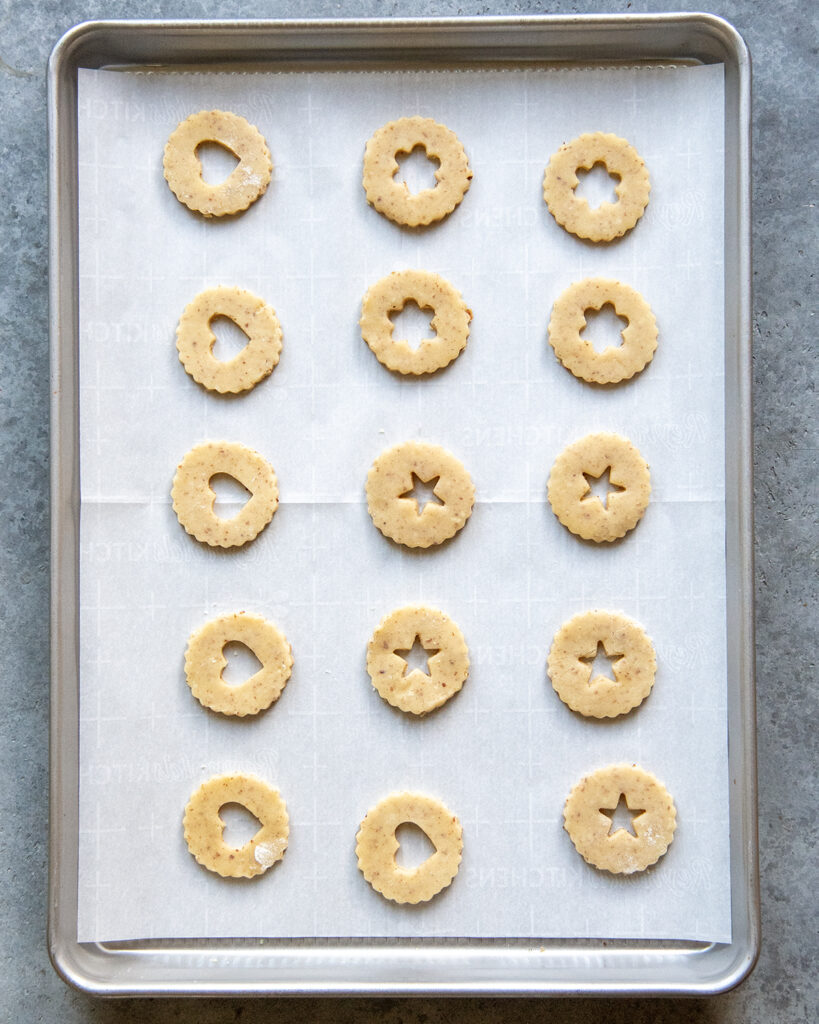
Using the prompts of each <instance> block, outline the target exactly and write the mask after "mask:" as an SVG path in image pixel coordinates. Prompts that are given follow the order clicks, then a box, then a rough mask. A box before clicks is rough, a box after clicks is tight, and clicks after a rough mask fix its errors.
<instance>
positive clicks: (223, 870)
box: [183, 774, 290, 878]
mask: <svg viewBox="0 0 819 1024" xmlns="http://www.w3.org/2000/svg"><path fill="white" fill-rule="evenodd" d="M232 803H236V804H241V805H242V807H245V808H246V809H247V810H248V811H250V813H251V814H253V815H255V816H256V817H257V818H258V819H259V821H260V822H261V823H262V826H261V828H260V829H259V831H258V832H257V833H256V835H255V836H253V838H252V839H250V840H249V841H248V842H246V843H245V845H244V846H239V847H236V846H228V845H227V843H226V842H225V841H224V839H223V838H222V834H223V832H224V830H225V823H224V821H222V819H221V817H220V816H219V811H220V810H221V808H222V807H224V805H225V804H232ZM183 826H184V830H185V842H186V843H187V844H188V849H189V850H190V852H191V853H192V854H193V856H194V857H195V858H196V860H197V862H198V863H199V864H201V865H202V867H204V868H207V869H208V871H213V872H215V873H216V874H217V875H221V876H222V877H223V878H254V877H255V876H256V875H261V874H263V873H264V872H265V871H267V869H268V868H269V867H271V866H272V865H273V864H275V863H276V861H278V860H281V859H282V857H283V856H284V851H285V850H286V849H287V839H288V836H289V835H290V824H289V819H288V816H287V806H286V805H285V802H284V800H282V798H281V796H280V795H279V792H278V790H275V789H272V788H271V787H270V786H268V785H267V783H265V782H262V780H261V779H257V778H254V776H252V775H238V774H236V775H217V776H214V777H213V778H212V779H208V781H207V782H205V783H203V784H202V785H201V786H200V787H199V789H197V790H196V792H195V793H194V794H193V796H192V797H191V798H190V800H189V801H188V806H187V807H186V808H185V817H184V820H183Z"/></svg>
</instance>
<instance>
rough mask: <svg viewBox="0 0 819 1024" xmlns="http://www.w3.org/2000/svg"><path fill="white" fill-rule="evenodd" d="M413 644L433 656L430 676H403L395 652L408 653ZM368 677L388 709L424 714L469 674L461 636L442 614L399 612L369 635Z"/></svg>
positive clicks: (434, 611)
mask: <svg viewBox="0 0 819 1024" xmlns="http://www.w3.org/2000/svg"><path fill="white" fill-rule="evenodd" d="M416 640H418V641H419V642H420V644H421V646H422V647H423V648H424V649H425V650H427V651H437V652H438V653H437V654H433V655H432V656H431V657H430V658H429V659H428V663H427V664H428V668H429V675H427V673H425V672H422V671H421V670H420V669H415V670H414V671H412V672H407V671H406V670H407V663H406V661H405V660H404V659H403V658H402V657H401V656H400V655H398V654H396V653H395V652H396V651H409V650H411V649H412V646H413V644H414V643H415V641H416ZM367 672H368V673H369V675H370V679H371V680H372V684H373V686H374V687H375V689H376V690H377V691H378V693H380V694H381V696H382V697H383V698H384V700H386V701H387V702H388V703H389V704H392V706H393V707H396V708H400V709H401V711H408V712H410V713H411V714H413V715H425V714H426V713H427V712H428V711H433V710H434V709H435V708H439V707H441V705H442V704H445V703H446V702H447V701H448V700H449V698H450V697H452V696H454V695H455V694H456V693H457V692H458V691H459V690H460V689H461V687H462V686H463V684H464V682H465V681H466V677H467V676H468V675H469V651H468V649H467V646H466V641H465V640H464V637H463V633H461V631H460V629H458V627H457V626H456V625H455V623H454V622H453V621H452V619H450V617H449V616H448V615H446V614H445V613H444V612H442V611H439V610H438V609H437V608H429V607H426V606H424V605H414V606H409V607H406V608H399V609H398V610H397V611H394V612H392V613H391V614H390V615H388V616H387V617H386V618H385V619H383V620H382V622H381V623H380V625H379V626H378V628H377V629H376V631H375V632H374V633H373V635H372V639H371V640H370V642H369V644H368V645H367ZM405 673H406V674H405Z"/></svg>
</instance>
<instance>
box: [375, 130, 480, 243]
mask: <svg viewBox="0 0 819 1024" xmlns="http://www.w3.org/2000/svg"><path fill="white" fill-rule="evenodd" d="M416 146H421V147H423V149H424V150H425V151H426V154H427V156H428V157H429V158H430V159H437V160H439V161H440V167H439V168H438V170H437V171H436V172H435V180H436V181H437V184H436V185H435V186H434V187H433V188H425V189H423V190H422V191H421V192H416V193H415V194H414V195H413V194H412V193H411V192H410V190H409V188H408V187H407V183H406V182H404V181H402V182H397V181H396V180H395V174H396V172H397V171H398V161H397V160H396V159H395V156H396V154H397V153H411V152H412V151H413V149H415V147H416ZM471 180H472V171H471V170H470V169H469V161H468V160H467V157H466V153H465V152H464V147H463V146H462V145H461V143H460V140H459V139H458V136H457V135H456V134H455V132H453V131H451V130H450V129H449V128H447V127H446V126H445V125H442V124H438V123H437V122H436V121H433V120H432V119H431V118H428V117H402V118H400V119H399V120H398V121H390V122H389V124H385V125H384V126H383V128H379V129H378V130H377V131H376V132H375V133H374V134H373V135H372V137H371V138H370V140H369V141H368V142H367V146H366V148H365V150H364V178H363V185H364V191H365V192H366V193H367V202H368V203H370V204H371V205H372V206H374V207H375V209H376V210H378V212H379V213H383V214H384V216H385V217H389V219H390V220H392V221H395V223H396V224H405V225H407V226H409V227H417V226H419V225H426V224H432V223H433V221H436V220H442V219H443V218H444V217H446V216H447V214H449V213H452V211H453V210H454V209H455V207H456V206H457V205H458V203H460V201H461V200H462V199H463V197H464V195H465V194H466V191H467V189H468V188H469V183H470V181H471Z"/></svg>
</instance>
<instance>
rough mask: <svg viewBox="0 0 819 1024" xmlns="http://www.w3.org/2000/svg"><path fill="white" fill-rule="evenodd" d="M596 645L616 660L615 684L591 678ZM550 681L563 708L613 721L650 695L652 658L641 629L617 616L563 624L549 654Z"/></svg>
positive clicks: (596, 614) (583, 617)
mask: <svg viewBox="0 0 819 1024" xmlns="http://www.w3.org/2000/svg"><path fill="white" fill-rule="evenodd" d="M598 644H602V645H603V649H604V650H605V652H606V656H607V657H609V658H617V659H618V660H617V661H616V662H615V663H614V664H613V665H612V671H613V672H614V679H613V680H612V679H608V678H607V677H606V676H602V675H598V676H595V677H594V678H593V679H592V672H593V670H594V665H593V664H589V662H593V661H594V658H595V656H596V654H597V646H598ZM548 670H549V678H550V679H551V681H552V686H553V687H554V688H555V691H556V692H557V695H558V697H560V699H561V700H562V701H563V703H564V704H568V706H569V707H570V708H571V709H572V711H577V712H578V713H579V714H581V715H586V716H587V717H589V718H616V717H617V716H618V715H625V714H626V713H627V712H628V711H631V709H632V708H636V707H637V706H638V704H641V703H642V702H643V700H645V698H646V697H647V696H648V695H649V693H650V692H651V687H652V686H653V685H654V673H655V672H656V670H657V659H656V657H655V655H654V647H653V646H652V643H651V641H650V640H649V638H648V636H647V635H646V633H645V631H644V630H643V628H642V627H641V626H639V625H638V624H637V623H636V622H634V621H632V620H631V619H628V618H626V616H625V615H619V614H618V613H617V612H603V611H592V612H582V613H581V614H580V615H575V616H574V618H571V619H569V621H568V622H564V623H563V625H562V626H561V627H560V629H559V630H558V631H557V633H556V634H555V638H554V640H553V642H552V647H551V650H550V651H549V659H548Z"/></svg>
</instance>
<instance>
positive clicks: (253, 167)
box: [162, 110, 273, 217]
mask: <svg viewBox="0 0 819 1024" xmlns="http://www.w3.org/2000/svg"><path fill="white" fill-rule="evenodd" d="M203 142H216V143H218V144H219V145H220V146H223V147H224V148H225V149H227V150H229V151H230V152H231V153H233V155H234V156H235V157H236V158H237V160H238V161H239V163H238V164H237V165H236V167H235V168H234V169H233V171H232V173H231V174H230V175H229V177H228V178H226V179H225V181H223V182H221V183H220V184H218V185H208V184H207V183H206V182H205V181H204V180H203V178H202V164H201V162H200V160H199V157H198V156H197V153H196V151H197V149H198V147H199V146H201V145H202V143H203ZM162 166H163V169H164V171H165V180H166V181H167V182H168V184H169V185H170V187H171V191H172V192H173V194H174V195H175V196H176V198H177V199H178V200H179V202H180V203H184V204H185V206H187V207H188V208H189V209H191V210H194V211H196V212H197V213H201V214H202V215H203V216H205V217H224V216H225V215H226V214H232V213H239V212H241V211H242V210H246V209H247V208H248V206H250V204H251V203H253V202H255V201H256V200H257V199H258V198H259V196H261V195H263V193H264V191H265V189H266V188H267V186H268V184H269V182H270V175H271V173H272V171H273V162H272V161H271V159H270V150H269V149H268V148H267V143H266V142H265V140H264V138H263V136H262V134H261V132H260V131H259V130H258V128H255V127H254V126H253V125H252V124H250V122H249V121H246V120H245V119H244V118H243V117H240V116H239V115H238V114H232V113H230V112H229V111H227V110H200V111H199V113H198V114H191V116H190V117H188V118H186V120H184V121H182V122H181V123H180V124H178V125H177V126H176V128H175V129H174V130H173V132H171V135H170V138H169V139H168V142H167V144H166V145H165V155H164V158H163V161H162Z"/></svg>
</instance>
